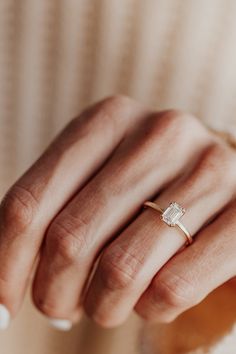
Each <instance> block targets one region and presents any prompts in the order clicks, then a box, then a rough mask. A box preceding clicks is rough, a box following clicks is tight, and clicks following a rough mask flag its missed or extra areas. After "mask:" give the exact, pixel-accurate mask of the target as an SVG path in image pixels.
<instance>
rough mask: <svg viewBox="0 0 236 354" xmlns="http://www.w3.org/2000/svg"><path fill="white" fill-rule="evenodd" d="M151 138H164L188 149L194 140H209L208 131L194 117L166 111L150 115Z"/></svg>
mask: <svg viewBox="0 0 236 354" xmlns="http://www.w3.org/2000/svg"><path fill="white" fill-rule="evenodd" d="M147 120H148V121H147V123H146V126H147V127H148V128H147V129H146V130H148V132H149V135H150V136H151V138H154V139H155V141H158V140H159V139H156V137H163V138H164V140H165V141H167V142H168V143H169V141H172V142H173V143H176V144H177V145H178V146H183V147H186V144H190V143H192V139H193V138H194V139H195V140H197V139H198V141H199V142H201V141H204V140H207V136H208V135H209V134H207V130H206V129H205V128H204V126H203V125H202V124H201V122H200V121H199V120H198V119H197V118H196V117H194V116H193V115H191V114H189V113H187V112H184V111H180V110H175V109H171V110H166V111H162V112H158V113H155V114H153V115H150V116H149V117H148V118H147Z"/></svg>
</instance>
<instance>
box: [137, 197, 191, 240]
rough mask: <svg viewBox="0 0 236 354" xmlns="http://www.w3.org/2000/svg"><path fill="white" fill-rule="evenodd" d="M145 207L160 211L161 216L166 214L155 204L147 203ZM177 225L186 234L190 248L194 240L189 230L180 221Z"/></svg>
mask: <svg viewBox="0 0 236 354" xmlns="http://www.w3.org/2000/svg"><path fill="white" fill-rule="evenodd" d="M144 207H149V208H152V209H154V210H156V211H158V212H159V213H160V214H163V212H164V210H163V209H162V208H161V207H160V206H159V205H158V204H156V203H154V202H150V201H146V202H144ZM175 225H176V226H177V227H178V228H179V229H180V230H181V231H182V232H183V233H184V235H185V237H186V246H189V245H190V244H191V243H192V242H193V238H192V236H191V234H190V232H189V231H188V230H187V228H186V227H185V226H184V225H183V224H182V223H181V222H180V221H177V222H176V224H175Z"/></svg>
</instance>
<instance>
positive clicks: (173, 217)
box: [161, 202, 185, 226]
mask: <svg viewBox="0 0 236 354" xmlns="http://www.w3.org/2000/svg"><path fill="white" fill-rule="evenodd" d="M184 213H185V209H184V208H182V207H181V206H180V205H179V204H178V203H176V202H173V203H170V205H169V206H168V208H166V209H165V210H164V211H163V213H162V215H161V218H162V220H163V221H164V222H165V223H166V224H167V225H169V226H175V225H176V223H177V222H178V221H179V219H180V218H181V217H182V216H183V215H184Z"/></svg>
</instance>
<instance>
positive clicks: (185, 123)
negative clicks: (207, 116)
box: [161, 109, 202, 137]
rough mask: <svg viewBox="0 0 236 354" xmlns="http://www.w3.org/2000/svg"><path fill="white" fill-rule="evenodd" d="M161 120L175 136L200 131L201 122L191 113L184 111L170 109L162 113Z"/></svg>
mask: <svg viewBox="0 0 236 354" xmlns="http://www.w3.org/2000/svg"><path fill="white" fill-rule="evenodd" d="M161 120H162V122H163V124H164V126H165V127H166V129H168V130H169V131H170V132H173V133H174V134H175V135H177V137H179V136H181V137H182V136H183V135H192V132H193V131H194V134H197V133H198V132H199V131H202V124H201V123H200V122H199V120H198V119H197V118H196V117H194V116H193V115H192V114H189V113H187V112H185V111H181V110H176V109H171V110H167V111H165V112H163V113H162V115H161Z"/></svg>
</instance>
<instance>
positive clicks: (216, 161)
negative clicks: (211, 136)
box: [200, 143, 236, 186]
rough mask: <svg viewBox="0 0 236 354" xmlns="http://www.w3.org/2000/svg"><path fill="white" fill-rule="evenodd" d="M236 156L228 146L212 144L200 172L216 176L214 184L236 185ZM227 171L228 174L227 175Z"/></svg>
mask: <svg viewBox="0 0 236 354" xmlns="http://www.w3.org/2000/svg"><path fill="white" fill-rule="evenodd" d="M235 163H236V154H235V152H234V151H232V150H231V149H230V148H229V147H228V146H225V145H224V144H222V143H214V144H212V145H211V146H210V147H209V148H208V149H207V151H206V154H205V157H204V159H203V160H202V163H201V167H200V170H204V171H207V172H208V173H210V174H212V173H213V174H214V179H213V181H214V184H217V185H219V184H222V183H224V184H225V183H226V181H228V182H229V186H231V185H232V183H230V182H233V184H235V177H236V169H235ZM225 171H227V173H225Z"/></svg>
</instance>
